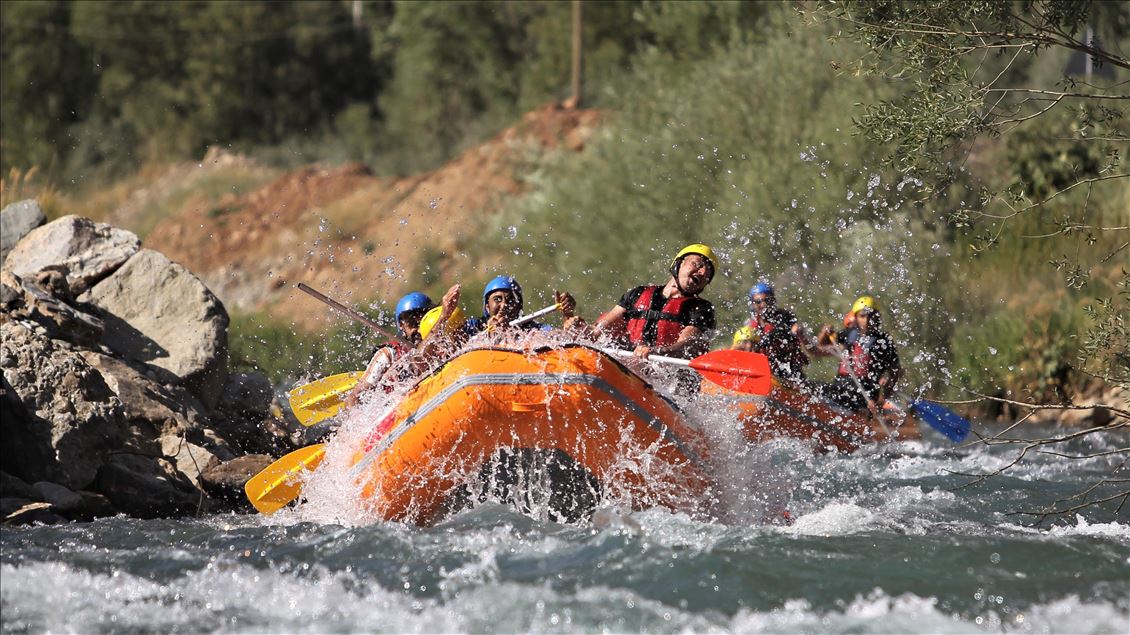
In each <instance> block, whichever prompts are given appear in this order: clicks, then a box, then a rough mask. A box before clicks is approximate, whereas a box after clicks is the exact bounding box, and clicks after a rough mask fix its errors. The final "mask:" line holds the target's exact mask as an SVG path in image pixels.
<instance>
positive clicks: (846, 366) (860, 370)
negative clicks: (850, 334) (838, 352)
mask: <svg viewBox="0 0 1130 635" xmlns="http://www.w3.org/2000/svg"><path fill="white" fill-rule="evenodd" d="M862 340H863V338H862V337H857V338H856V339H855V342H853V343H852V345H851V348H849V349H848V351H847V355H846V358H847V359H843V360H841V361H840V371H839V372H840V374H841V375H843V376H845V377H847V376H849V375H855V376H856V377H866V376H867V371H868V370H870V368H871V347H870V346H868V347H867V348H863V345H862V344H860V342H861V341H862Z"/></svg>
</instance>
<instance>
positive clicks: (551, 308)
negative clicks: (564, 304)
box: [510, 304, 561, 326]
mask: <svg viewBox="0 0 1130 635" xmlns="http://www.w3.org/2000/svg"><path fill="white" fill-rule="evenodd" d="M559 308H561V305H560V304H554V305H553V306H547V307H545V308H544V309H541V310H539V311H534V312H533V313H531V314H529V315H523V316H522V317H520V318H518V319H516V320H510V326H521V325H522V324H525V323H526V322H532V321H533V320H536V319H538V318H539V317H541V316H543V315H549V314H550V313H553V312H554V311H556V310H557V309H559Z"/></svg>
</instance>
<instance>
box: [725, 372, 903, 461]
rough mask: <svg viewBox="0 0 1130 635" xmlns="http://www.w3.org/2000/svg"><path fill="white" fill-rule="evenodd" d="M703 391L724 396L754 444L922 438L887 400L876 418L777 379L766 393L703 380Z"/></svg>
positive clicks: (849, 444) (838, 445)
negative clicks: (744, 391)
mask: <svg viewBox="0 0 1130 635" xmlns="http://www.w3.org/2000/svg"><path fill="white" fill-rule="evenodd" d="M703 392H704V393H706V394H709V395H715V396H719V397H721V398H723V400H724V401H725V402H726V405H727V406H728V407H730V408H731V409H732V411H733V413H734V414H735V415H736V416H737V417H738V418H739V419H740V420H741V421H742V429H743V431H744V433H745V436H746V438H747V439H748V440H750V441H752V442H761V441H765V440H767V439H773V438H779V437H792V438H796V439H804V440H811V441H814V442H815V444H816V447H817V448H818V449H820V450H827V449H829V448H835V449H836V450H838V451H840V452H854V451H855V450H858V449H859V448H860V447H862V446H864V445H868V444H873V443H884V442H889V441H899V440H902V441H905V440H907V439H919V438H921V434H920V433H919V432H918V426H917V423H916V421H915V420H914V419H913V418H912V417H910V415H908V414H907V413H906V411H904V410H903V409H901V408H899V407H897V406H895V405H894V404H892V403H890V402H887V404H886V408H884V412H883V417H882V419H883V420H882V422H879V421H876V420H875V419H874V418H872V417H871V416H870V413H854V412H852V411H850V410H846V409H844V408H840V407H839V406H837V405H836V404H834V403H831V402H829V401H828V400H826V399H824V398H823V397H820V396H818V395H814V394H812V393H811V392H810V391H807V390H800V389H798V388H797V387H794V386H790V385H787V384H784V383H782V382H780V381H778V380H777V379H774V380H773V389H772V391H770V393H769V394H768V395H767V396H764V397H754V396H750V395H743V394H739V393H736V392H733V391H730V390H727V389H725V388H722V387H719V386H716V385H712V384H708V383H704V384H703Z"/></svg>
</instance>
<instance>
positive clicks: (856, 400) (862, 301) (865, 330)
mask: <svg viewBox="0 0 1130 635" xmlns="http://www.w3.org/2000/svg"><path fill="white" fill-rule="evenodd" d="M851 312H852V315H853V316H854V322H855V323H854V324H853V325H852V326H851V327H848V328H845V329H843V330H842V331H840V332H839V333H836V334H830V330H831V329H830V327H825V328H824V329H822V330H821V332H820V344H821V345H823V348H824V349H825V350H829V349H830V350H831V351H834V352H835V353H837V354H839V356H840V359H841V362H840V369H839V373H838V375H837V377H836V379H835V380H833V381H832V382H831V383H829V384H823V385H822V386H820V392H821V393H823V394H824V395H825V396H826V397H828V398H829V399H831V400H833V401H835V402H836V403H838V404H840V405H841V406H843V407H845V408H848V409H851V410H863V409H868V410H870V411H872V412H875V413H877V412H880V410H879V409H880V408H882V406H883V402H884V401H886V399H887V397H889V396H890V395H891V393H893V392H894V390H895V387H896V384H897V383H898V381H899V379H900V378H901V377H902V366H901V364H900V363H899V356H898V350H897V349H896V348H895V342H894V340H893V339H891V336H890V335H888V334H887V333H886V332H885V331H883V329H882V313H881V312H880V311H879V303H878V302H877V301H876V300H875V298H873V297H872V296H869V295H865V296H862V297H860V298H859V299H858V300H856V301H855V304H853V305H852V307H851Z"/></svg>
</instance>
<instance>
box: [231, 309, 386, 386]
mask: <svg viewBox="0 0 1130 635" xmlns="http://www.w3.org/2000/svg"><path fill="white" fill-rule="evenodd" d="M381 341H382V340H381V338H379V337H374V336H373V333H372V331H370V330H369V329H368V327H365V326H363V325H360V324H356V323H350V324H348V325H345V326H342V327H340V328H337V329H334V330H332V331H330V332H328V333H304V332H301V331H299V330H297V329H296V328H295V327H294V326H293V325H291V324H286V323H283V322H280V321H277V320H273V319H271V318H268V317H266V316H264V315H257V314H242V315H238V314H237V315H233V316H232V317H231V325H230V327H229V330H228V345H229V348H230V359H231V363H230V366H231V369H232V370H233V371H242V372H247V371H258V372H261V373H263V374H265V375H266V376H267V377H268V378H270V380H271V382H272V383H273V384H275V385H276V386H286V385H290V384H293V383H295V382H297V381H303V380H305V379H306V378H313V377H324V376H327V375H334V374H337V373H343V372H348V371H354V370H361V369H363V368H365V365H366V364H368V362H369V358H370V357H371V356H372V354H373V350H374V348H375V347H376V346H377V345H379V344H380V342H381Z"/></svg>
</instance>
